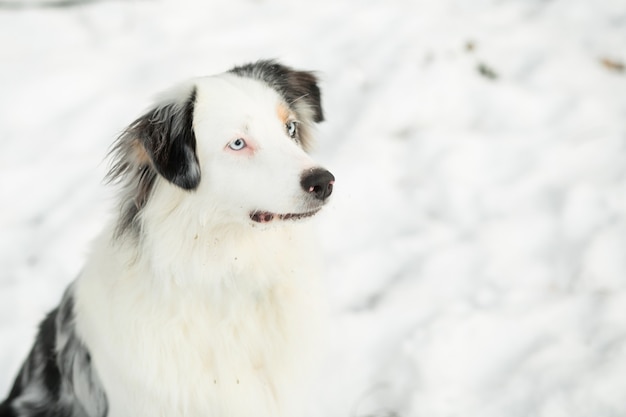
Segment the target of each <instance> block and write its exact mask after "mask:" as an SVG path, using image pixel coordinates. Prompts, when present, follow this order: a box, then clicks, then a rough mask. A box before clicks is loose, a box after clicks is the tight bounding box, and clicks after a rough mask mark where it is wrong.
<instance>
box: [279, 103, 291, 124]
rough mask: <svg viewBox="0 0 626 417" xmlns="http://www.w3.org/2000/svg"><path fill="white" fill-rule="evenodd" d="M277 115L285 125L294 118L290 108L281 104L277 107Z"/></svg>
mask: <svg viewBox="0 0 626 417" xmlns="http://www.w3.org/2000/svg"><path fill="white" fill-rule="evenodd" d="M276 114H277V115H278V118H279V119H280V121H281V122H282V123H283V124H287V122H288V121H289V120H290V119H291V118H292V113H291V111H290V110H289V107H287V105H286V104H284V103H279V104H278V106H276Z"/></svg>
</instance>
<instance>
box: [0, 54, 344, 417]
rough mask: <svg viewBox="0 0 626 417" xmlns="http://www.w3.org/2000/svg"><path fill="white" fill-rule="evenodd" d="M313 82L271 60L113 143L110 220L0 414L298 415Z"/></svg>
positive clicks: (326, 188)
mask: <svg viewBox="0 0 626 417" xmlns="http://www.w3.org/2000/svg"><path fill="white" fill-rule="evenodd" d="M322 120H323V114H322V108H321V102H320V91H319V88H318V86H317V80H316V78H315V76H313V75H312V74H311V73H309V72H302V71H295V70H293V69H291V68H288V67H285V66H282V65H280V64H278V63H276V62H273V61H260V62H257V63H254V64H249V65H244V66H241V67H237V68H234V69H232V70H231V71H229V72H227V73H224V74H221V75H217V76H213V77H205V78H198V79H194V80H192V81H191V82H189V83H187V84H185V85H183V86H180V87H178V88H176V89H174V90H172V91H170V92H169V93H167V94H166V95H164V96H163V97H161V99H160V101H159V102H158V103H157V104H156V106H155V107H154V108H152V109H151V110H149V111H148V112H147V113H146V114H144V115H143V116H142V117H140V118H139V119H137V120H136V121H135V122H133V123H132V124H131V125H130V126H129V127H128V129H127V130H126V131H125V132H124V133H123V134H122V135H121V136H120V138H119V139H118V141H117V142H116V144H115V146H114V148H113V155H114V163H113V166H112V169H111V172H110V174H109V177H110V179H111V180H113V181H115V182H119V183H120V185H121V186H122V191H121V196H120V197H121V198H120V212H119V216H117V217H116V219H115V221H114V222H113V223H112V224H110V225H109V226H108V227H107V228H106V229H105V231H104V233H103V234H102V235H101V236H100V238H99V239H98V240H97V241H96V243H95V246H94V248H93V251H92V253H91V256H90V257H89V258H88V261H87V263H86V265H85V267H84V270H83V271H82V273H81V274H80V276H79V277H78V278H77V279H76V281H75V282H74V283H73V284H71V285H70V287H69V288H68V290H67V291H66V293H65V295H64V297H63V300H62V301H61V303H60V305H59V307H58V308H57V309H55V310H54V311H52V312H51V313H50V314H49V315H48V316H47V318H46V319H45V320H44V321H43V322H42V324H41V327H40V332H39V334H38V336H37V340H36V342H35V344H34V347H33V349H32V351H31V353H30V355H29V356H28V358H27V360H26V361H25V363H24V365H23V366H22V369H21V370H20V373H19V375H18V376H17V378H16V381H15V383H14V385H13V388H12V390H11V392H10V394H9V396H8V398H7V399H6V400H5V401H4V403H2V405H0V416H1V417H53V416H54V417H105V416H107V417H144V416H145V417H158V416H162V417H178V416H181V417H182V416H190V417H193V416H198V417H200V416H202V417H212V416H216V417H217V416H232V417H238V416H241V417H253V416H254V417H265V416H290V417H291V416H297V415H298V414H299V413H300V411H301V410H299V408H300V407H301V406H302V404H303V395H306V391H307V387H306V385H303V384H301V383H300V382H299V381H300V380H301V378H302V376H303V375H304V374H306V371H307V367H308V365H309V364H310V363H311V355H312V354H313V353H314V351H315V350H316V347H315V339H316V332H317V330H318V327H319V326H318V324H319V323H318V312H319V311H318V310H319V300H320V296H319V294H318V290H317V282H316V266H317V263H318V262H319V258H318V256H316V253H315V251H314V250H313V248H312V245H311V235H310V234H309V231H308V228H309V227H310V226H311V225H310V224H308V222H305V221H302V220H301V219H304V218H306V217H310V216H313V215H314V214H315V213H317V212H318V211H319V210H320V209H321V207H322V206H323V205H324V203H325V202H326V201H327V198H328V196H329V195H330V194H331V192H332V187H333V183H334V177H333V175H332V174H331V173H330V172H328V171H326V170H325V169H322V168H320V167H318V166H317V165H316V164H315V163H314V162H313V161H312V160H311V158H310V157H309V156H308V155H307V153H306V152H305V151H306V150H308V149H309V147H310V145H311V141H312V137H311V134H312V132H311V130H312V125H313V124H314V123H315V122H320V121H322Z"/></svg>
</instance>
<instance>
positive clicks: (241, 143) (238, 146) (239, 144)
mask: <svg viewBox="0 0 626 417" xmlns="http://www.w3.org/2000/svg"><path fill="white" fill-rule="evenodd" d="M228 147H229V148H230V149H232V150H233V151H240V150H242V149H243V148H245V147H246V141H245V140H243V139H241V138H237V139H235V140H234V141H232V142H230V143H229V144H228Z"/></svg>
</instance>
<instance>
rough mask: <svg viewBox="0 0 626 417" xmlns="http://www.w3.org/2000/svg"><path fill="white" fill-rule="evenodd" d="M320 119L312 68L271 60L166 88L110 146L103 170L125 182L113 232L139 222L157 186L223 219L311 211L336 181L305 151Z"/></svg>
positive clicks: (255, 219)
mask: <svg viewBox="0 0 626 417" xmlns="http://www.w3.org/2000/svg"><path fill="white" fill-rule="evenodd" d="M323 119H324V116H323V112H322V106H321V96H320V90H319V87H318V86H317V79H316V77H315V76H314V75H313V74H311V73H310V72H304V71H296V70H293V69H291V68H289V67H286V66H283V65H280V64H278V63H276V62H274V61H260V62H257V63H254V64H248V65H244V66H240V67H236V68H234V69H232V70H231V71H229V72H227V73H224V74H220V75H217V76H213V77H204V78H198V79H195V80H192V81H191V82H190V83H188V84H186V85H184V86H179V87H177V88H176V89H173V90H171V91H170V92H168V93H166V94H165V95H163V96H162V97H161V99H160V100H159V101H158V103H157V104H156V105H155V106H154V107H153V108H152V109H150V110H149V111H147V112H146V113H145V114H144V115H143V116H141V117H139V118H138V119H137V120H135V121H134V122H133V123H132V124H131V125H130V126H129V127H128V128H127V129H126V131H125V132H124V133H123V134H122V135H121V136H120V137H119V139H118V141H117V142H116V144H115V146H114V148H113V153H114V163H113V166H112V169H111V171H110V173H109V178H110V179H111V180H114V181H118V180H119V181H120V182H122V183H123V185H124V192H123V197H122V200H123V201H122V217H121V219H120V223H119V225H118V232H120V233H123V232H124V231H126V230H128V229H133V228H134V229H137V228H139V227H140V225H141V212H142V210H143V209H144V207H145V206H146V205H147V204H148V202H149V200H150V199H151V196H152V194H153V193H154V189H155V188H156V187H159V188H163V189H166V190H169V191H168V192H170V193H172V194H171V195H172V196H176V198H178V199H185V200H188V201H190V200H193V201H194V204H198V203H199V204H200V206H204V207H206V208H207V210H209V211H211V210H213V211H214V212H219V213H220V216H221V218H222V219H223V221H229V222H231V221H240V222H247V223H250V224H255V223H268V222H283V221H288V220H298V219H301V218H305V217H310V216H312V215H314V214H315V213H317V212H318V211H319V210H320V209H321V207H322V206H323V204H324V203H325V202H326V201H327V198H328V196H329V195H330V194H331V192H332V188H333V183H334V177H333V175H332V174H331V173H330V172H328V171H327V170H325V169H323V168H321V167H319V166H317V165H316V164H315V163H314V162H313V161H312V160H311V158H310V157H309V156H308V154H307V151H308V150H310V148H311V145H312V142H313V139H312V128H313V125H314V124H315V123H317V122H320V121H322V120H323ZM181 201H182V200H181Z"/></svg>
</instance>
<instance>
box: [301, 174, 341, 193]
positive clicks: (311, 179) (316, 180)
mask: <svg viewBox="0 0 626 417" xmlns="http://www.w3.org/2000/svg"><path fill="white" fill-rule="evenodd" d="M334 183H335V177H334V176H333V174H331V173H330V172H329V171H327V170H325V169H323V168H312V169H310V170H307V171H305V172H304V174H303V175H302V180H300V185H301V186H302V189H303V190H304V191H306V192H307V193H309V194H311V195H312V196H314V197H315V198H316V199H318V200H325V199H327V198H328V196H329V195H330V194H331V193H332V192H333V184H334Z"/></svg>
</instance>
